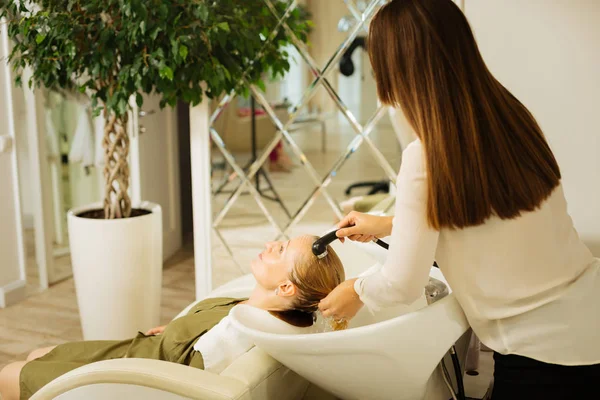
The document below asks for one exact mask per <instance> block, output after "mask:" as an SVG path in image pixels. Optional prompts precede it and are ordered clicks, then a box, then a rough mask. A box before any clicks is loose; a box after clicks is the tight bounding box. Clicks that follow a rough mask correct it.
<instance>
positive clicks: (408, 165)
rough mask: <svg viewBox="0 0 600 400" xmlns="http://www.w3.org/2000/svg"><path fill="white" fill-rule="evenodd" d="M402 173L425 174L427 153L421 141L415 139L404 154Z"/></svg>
mask: <svg viewBox="0 0 600 400" xmlns="http://www.w3.org/2000/svg"><path fill="white" fill-rule="evenodd" d="M400 168H401V172H402V170H405V171H406V172H408V171H412V172H420V173H424V172H425V153H424V148H423V143H422V142H421V141H420V140H419V139H415V140H413V141H412V142H410V144H409V145H408V146H406V149H404V151H403V152H402V164H401V167H400Z"/></svg>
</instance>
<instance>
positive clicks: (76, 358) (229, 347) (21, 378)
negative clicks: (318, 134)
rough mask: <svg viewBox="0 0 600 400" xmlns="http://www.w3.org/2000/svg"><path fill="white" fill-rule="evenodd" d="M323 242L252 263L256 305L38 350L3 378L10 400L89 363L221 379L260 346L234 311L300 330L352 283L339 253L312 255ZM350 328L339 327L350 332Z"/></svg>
mask: <svg viewBox="0 0 600 400" xmlns="http://www.w3.org/2000/svg"><path fill="white" fill-rule="evenodd" d="M315 240H316V237H313V236H300V237H296V238H294V239H292V240H290V241H287V242H271V243H267V244H266V246H265V250H264V251H263V252H262V253H260V254H259V255H258V257H257V258H256V259H255V260H253V261H252V263H251V269H252V274H253V275H254V277H255V279H256V286H255V288H254V290H253V291H252V293H251V295H250V297H249V298H248V299H233V298H209V299H206V300H203V301H201V302H199V303H198V304H196V305H195V306H194V307H193V308H192V309H191V310H190V311H189V312H188V313H187V315H185V316H183V317H181V318H178V319H175V320H173V321H172V322H171V323H169V324H168V325H166V326H162V327H157V328H154V329H151V330H150V331H148V332H147V333H146V334H142V333H139V334H138V335H137V337H135V338H133V339H129V340H123V341H84V342H72V343H65V344H62V345H59V346H56V347H52V348H44V349H38V350H35V351H33V352H32V353H31V354H30V355H29V357H28V358H27V361H24V362H15V363H12V364H9V365H8V366H6V367H5V368H4V369H3V370H2V371H1V372H0V394H1V395H2V399H3V400H16V399H19V398H20V399H28V398H29V397H31V396H32V395H33V394H34V393H35V392H37V391H38V390H39V389H41V388H42V387H43V386H44V385H46V384H48V383H49V382H51V381H52V380H54V379H55V378H57V377H59V376H61V375H63V374H65V373H67V372H69V371H71V370H73V369H76V368H78V367H81V366H83V365H86V364H90V363H93V362H97V361H102V360H108V359H114V358H150V359H157V360H164V361H170V362H175V363H179V364H184V365H189V366H191V367H196V368H202V369H206V370H208V371H211V372H214V373H220V372H221V371H222V370H223V369H225V368H226V367H227V366H228V365H229V364H231V362H233V361H234V360H235V359H236V358H237V357H239V356H241V355H242V354H244V353H245V352H247V351H248V350H249V349H250V348H251V347H252V346H253V344H252V343H250V342H248V341H247V340H246V339H244V337H243V336H242V335H241V334H239V332H237V331H236V330H235V328H234V327H233V325H232V324H231V323H230V321H229V318H228V316H227V315H228V314H229V311H230V310H231V309H232V308H233V307H235V306H236V305H237V304H248V305H251V306H254V307H257V308H261V309H263V310H267V311H269V312H270V313H271V314H273V315H275V316H277V317H278V318H280V319H282V320H284V321H286V322H288V323H290V324H292V325H296V326H303V327H304V326H310V325H312V323H313V321H314V316H315V312H316V311H317V308H318V304H319V301H320V300H321V299H323V298H325V296H327V294H328V293H329V292H331V291H332V290H333V289H334V288H335V287H336V286H337V285H338V284H340V283H341V282H343V281H344V279H345V276H344V269H343V266H342V263H341V261H340V259H339V258H338V256H337V255H336V254H335V252H334V251H333V249H331V248H328V254H327V256H326V257H324V258H322V259H318V258H317V257H315V256H314V255H313V253H312V251H311V247H312V244H313V242H314V241H315ZM344 327H345V326H344V325H343V324H338V325H336V326H333V329H343V328H344Z"/></svg>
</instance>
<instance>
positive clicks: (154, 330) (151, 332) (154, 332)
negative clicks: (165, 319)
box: [146, 325, 167, 336]
mask: <svg viewBox="0 0 600 400" xmlns="http://www.w3.org/2000/svg"><path fill="white" fill-rule="evenodd" d="M166 327H167V326H166V325H163V326H157V327H156V328H152V329H150V330H149V331H148V332H146V336H152V335H160V334H161V333H163V332H164V330H165V328H166Z"/></svg>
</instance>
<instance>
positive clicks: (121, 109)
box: [117, 99, 127, 115]
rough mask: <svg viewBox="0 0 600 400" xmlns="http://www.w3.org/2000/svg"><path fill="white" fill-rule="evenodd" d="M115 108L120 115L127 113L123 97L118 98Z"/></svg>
mask: <svg viewBox="0 0 600 400" xmlns="http://www.w3.org/2000/svg"><path fill="white" fill-rule="evenodd" d="M117 109H118V111H119V114H120V115H125V114H126V113H127V102H126V101H125V100H124V99H121V100H119V103H118V104H117Z"/></svg>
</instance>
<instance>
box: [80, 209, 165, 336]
mask: <svg viewBox="0 0 600 400" xmlns="http://www.w3.org/2000/svg"><path fill="white" fill-rule="evenodd" d="M101 207H102V205H101V204H100V203H98V204H92V205H88V206H84V207H79V208H76V209H73V210H71V211H69V213H68V223H69V244H70V248H71V260H72V264H73V277H74V280H75V289H76V292H77V301H78V303H79V315H80V317H81V325H82V328H83V337H84V339H85V340H121V339H127V338H132V337H135V335H136V333H137V332H138V331H145V330H147V329H150V328H152V327H155V326H158V324H159V320H160V294H161V286H162V212H161V208H160V206H159V205H157V204H153V203H148V202H143V203H141V204H139V205H137V206H134V208H138V209H143V210H147V211H150V212H151V213H150V214H147V215H142V216H139V217H132V218H125V219H116V220H102V219H91V218H81V217H79V216H78V215H80V214H81V213H82V212H85V211H88V210H93V209H99V208H101Z"/></svg>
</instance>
